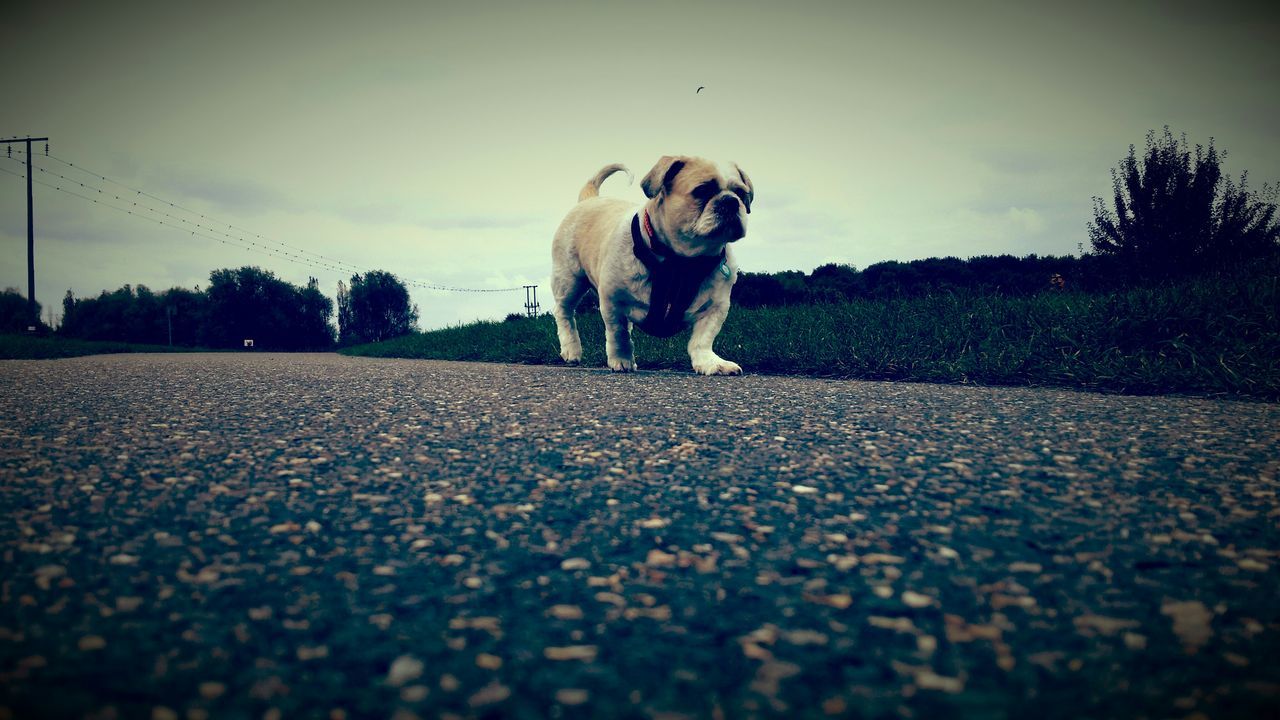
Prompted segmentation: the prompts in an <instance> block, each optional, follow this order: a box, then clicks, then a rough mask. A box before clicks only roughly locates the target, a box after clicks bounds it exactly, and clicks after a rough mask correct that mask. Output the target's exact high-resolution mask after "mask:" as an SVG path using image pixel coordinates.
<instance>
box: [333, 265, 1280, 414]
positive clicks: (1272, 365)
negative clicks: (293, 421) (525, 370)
mask: <svg viewBox="0 0 1280 720" xmlns="http://www.w3.org/2000/svg"><path fill="white" fill-rule="evenodd" d="M1278 309H1280V281H1278V280H1277V278H1276V277H1274V276H1271V277H1257V276H1255V277H1252V278H1247V279H1234V278H1226V277H1219V278H1201V279H1197V280H1190V281H1183V282H1178V283H1172V284H1167V285H1163V286H1158V287H1150V288H1141V289H1131V290H1126V291H1120V292H1109V293H1073V292H1053V293H1051V292H1046V293H1041V294H1038V295H1033V296H1028V297H1008V296H1002V295H994V294H981V293H973V292H961V293H937V294H933V295H929V296H925V297H919V298H904V299H893V300H879V301H872V300H867V301H858V302H852V303H848V304H840V305H804V306H791V307H779V308H756V309H751V308H734V309H733V310H732V311H731V312H730V313H729V319H728V322H726V323H725V327H724V330H723V331H722V332H721V333H720V336H719V338H718V339H717V340H716V344H715V348H716V351H717V352H718V353H719V354H720V355H722V356H723V357H725V358H727V359H730V360H733V361H735V362H738V363H739V364H741V365H742V366H743V368H744V369H745V370H746V372H749V373H751V372H754V373H771V374H788V375H810V376H817V377H838V378H864V379H881V380H902V381H919V382H940V383H978V384H989V385H1041V386H1059V387H1072V388H1082V389H1088V390H1099V391H1107V392H1122V393H1135V394H1150V393H1187V394H1197V395H1233V396H1247V397H1254V398H1261V399H1270V400H1275V399H1280V320H1278V319H1277V315H1278V314H1280V313H1278V312H1277V311H1278ZM579 318H580V322H579V326H580V329H581V333H582V341H583V350H584V358H583V361H584V364H586V365H591V366H602V365H603V364H604V339H603V325H602V323H601V321H600V318H599V316H598V315H595V314H590V315H580V316H579ZM634 337H635V346H636V361H637V363H638V364H639V365H640V368H641V369H642V370H643V369H655V368H672V369H679V370H689V358H688V355H687V354H686V352H685V343H687V342H688V332H685V333H683V334H681V335H678V336H676V337H674V338H670V339H667V340H660V339H656V338H652V337H649V336H647V335H645V334H644V333H641V332H639V331H636V332H635V333H634ZM342 352H345V353H347V354H351V355H365V356H377V357H405V358H432V359H443V360H480V361H488V362H515V363H531V364H553V363H559V362H560V359H559V355H558V344H557V341H556V333H555V326H554V322H553V321H552V319H551V317H550V316H545V315H544V316H542V317H538V318H534V319H519V320H510V321H507V322H477V323H473V324H470V325H463V326H459V327H453V328H448V329H445V330H437V331H433V332H427V333H421V334H415V335H410V336H406V337H403V338H398V339H395V340H391V341H388V342H383V343H377V344H372V345H361V346H356V347H352V348H347V349H345V350H343V351H342Z"/></svg>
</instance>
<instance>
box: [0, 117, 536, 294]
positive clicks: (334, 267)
mask: <svg viewBox="0 0 1280 720" xmlns="http://www.w3.org/2000/svg"><path fill="white" fill-rule="evenodd" d="M3 142H4V141H3V140H0V144H3ZM16 152H17V154H19V155H21V154H22V153H23V151H22V150H18V151H16ZM33 155H34V154H33ZM47 157H49V158H50V159H53V160H55V161H57V162H59V163H61V164H63V165H66V166H67V167H68V168H73V169H75V170H77V171H79V172H82V173H85V174H87V175H92V176H93V177H95V178H98V179H99V180H102V181H104V182H109V183H111V184H113V185H117V186H119V187H122V188H125V189H126V190H130V191H132V192H133V193H134V194H135V195H140V196H145V197H148V198H151V199H153V200H155V201H156V202H158V203H163V204H165V205H168V206H169V207H171V208H173V209H175V210H181V211H183V212H186V213H189V214H192V215H195V216H197V217H199V218H201V219H203V220H205V221H206V222H208V223H210V224H209V225H208V226H206V225H203V224H200V223H194V222H192V221H190V220H187V219H185V218H181V217H178V216H176V215H173V214H171V213H167V212H165V211H163V210H157V209H155V208H153V207H151V206H150V205H146V204H142V203H139V202H137V201H130V200H129V199H127V198H123V197H120V196H119V195H116V194H114V193H110V192H108V191H105V190H103V189H102V188H99V187H96V186H94V185H92V184H86V183H83V182H80V181H79V180H76V179H74V178H68V177H67V176H65V175H62V174H60V173H57V172H54V171H51V170H46V169H45V168H40V167H37V168H36V169H37V170H39V171H40V172H42V173H46V174H49V175H52V176H55V177H58V178H60V179H62V180H63V181H65V182H68V183H75V184H76V185H78V186H79V187H82V188H84V189H86V190H89V191H94V192H97V193H99V194H102V195H109V196H111V197H113V198H115V199H116V200H119V201H120V202H131V204H132V206H136V207H139V208H143V209H145V210H148V211H150V212H152V213H155V214H157V215H161V216H163V217H167V218H169V219H170V220H171V221H177V222H179V223H182V224H185V225H187V226H189V227H196V228H199V229H201V230H205V231H207V232H213V233H217V234H219V235H223V236H225V237H227V238H232V239H234V240H237V241H239V243H248V245H249V246H251V247H245V246H244V245H241V244H239V243H237V242H228V241H226V240H223V239H222V238H217V237H211V236H209V235H207V234H204V233H202V232H197V231H191V233H190V234H191V235H195V236H199V237H204V238H208V239H211V240H217V241H218V242H221V243H223V244H224V245H231V246H233V247H239V248H241V249H244V250H250V251H254V252H260V253H263V254H267V255H271V256H273V257H280V258H283V259H286V260H289V261H290V262H294V263H297V264H301V265H308V266H310V267H314V268H322V269H328V270H331V271H334V272H337V273H340V274H345V273H351V272H354V273H358V274H363V273H366V272H368V270H362V269H361V268H360V266H358V265H355V264H353V263H348V262H345V261H342V260H337V259H335V258H331V257H328V256H326V255H321V254H319V253H314V252H311V251H309V250H305V249H302V248H298V247H295V246H292V245H289V244H287V243H283V242H280V241H279V240H274V239H271V238H268V237H265V236H263V235H260V234H257V233H253V232H251V231H249V230H246V229H244V228H241V227H237V226H235V225H232V224H230V223H223V222H221V221H219V220H217V219H216V218H212V217H210V216H208V215H206V214H204V213H200V212H198V211H195V210H191V209H190V208H186V207H183V206H182V205H179V204H177V203H173V202H170V201H168V200H165V199H163V198H160V197H158V196H156V195H153V194H151V193H149V192H147V191H145V190H141V189H139V188H135V187H133V186H131V185H127V184H125V183H122V182H119V181H118V180H113V179H111V178H109V177H107V176H105V175H102V174H99V173H95V172H93V171H91V170H89V169H87V168H85V167H83V166H79V165H75V164H74V163H71V162H69V161H67V160H63V159H62V158H58V157H55V156H53V155H48V156H47ZM8 159H10V160H14V161H17V160H16V158H12V157H9V158H8ZM6 172H9V174H11V175H12V174H15V173H12V172H10V171H7V170H6ZM19 177H22V176H19ZM35 182H37V183H39V184H41V185H44V186H46V187H52V188H54V189H55V190H60V191H62V192H65V193H67V194H69V195H73V196H76V197H79V198H81V199H84V200H88V201H90V202H94V203H97V204H101V205H106V206H107V207H111V208H113V209H115V210H120V211H122V212H125V213H128V214H130V215H137V216H138V217H142V218H143V219H145V220H150V221H154V222H156V223H158V224H160V225H165V226H167V227H172V228H174V229H178V230H188V229H189V228H183V227H179V226H177V225H175V224H174V223H173V222H169V223H166V222H163V221H160V220H157V219H156V218H150V217H146V216H145V215H143V214H141V213H140V212H134V211H131V210H128V209H126V208H120V207H116V206H114V205H111V204H109V203H106V202H103V201H100V200H97V199H94V198H91V197H86V196H84V195H80V194H79V193H75V192H72V191H70V190H67V189H65V188H62V187H60V186H57V185H53V184H50V183H46V182H41V181H39V180H35ZM214 222H217V223H218V225H219V227H220V226H222V225H225V226H226V227H227V228H229V229H233V230H239V231H240V232H242V233H245V234H248V235H251V236H253V237H255V238H258V239H260V240H263V241H265V242H268V243H272V244H275V245H280V246H282V247H285V248H289V249H290V250H294V251H296V252H300V253H305V254H307V255H312V256H314V257H316V258H321V259H323V260H326V261H328V262H320V261H317V260H312V259H310V258H306V257H302V256H299V255H295V254H294V253H288V252H283V251H280V250H276V249H274V248H269V247H267V246H265V245H263V244H262V243H258V242H255V241H253V240H250V239H248V238H247V237H243V236H240V235H235V234H232V233H228V232H225V231H222V230H220V229H218V228H215V227H214V226H213V225H212V223H214ZM344 266H345V267H344ZM401 281H402V282H404V283H405V284H406V285H411V286H414V287H418V288H422V289H426V290H439V291H445V292H466V293H499V292H515V291H518V290H522V289H523V287H512V288H464V287H456V286H452V285H445V284H443V283H436V282H431V281H428V280H416V279H402V280H401Z"/></svg>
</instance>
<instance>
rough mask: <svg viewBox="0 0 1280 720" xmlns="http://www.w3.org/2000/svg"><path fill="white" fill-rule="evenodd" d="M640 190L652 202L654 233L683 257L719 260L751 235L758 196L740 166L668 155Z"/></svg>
mask: <svg viewBox="0 0 1280 720" xmlns="http://www.w3.org/2000/svg"><path fill="white" fill-rule="evenodd" d="M640 187H642V188H644V194H645V195H647V196H648V197H649V198H651V202H650V203H649V207H650V208H651V210H652V212H651V220H652V221H653V225H654V227H655V229H656V230H657V231H658V232H659V233H660V234H661V235H662V238H663V240H665V241H666V242H667V244H668V245H670V246H671V249H673V250H675V251H676V253H678V254H680V255H684V256H687V257H693V256H696V255H715V254H717V253H719V252H720V250H721V248H723V247H724V246H725V245H726V244H727V243H731V242H734V241H735V240H740V239H742V238H743V237H744V236H746V234H747V214H748V213H750V212H751V201H752V199H753V198H754V196H755V193H754V190H753V189H752V185H751V178H749V177H747V174H746V173H744V172H743V171H742V168H740V167H738V166H737V164H736V163H729V164H728V165H717V164H715V163H713V162H711V161H709V160H706V159H703V158H699V157H688V156H684V155H679V156H673V155H664V156H663V158H662V159H661V160H659V161H658V164H657V165H654V166H653V169H652V170H650V171H649V174H648V175H645V176H644V179H643V180H641V181H640Z"/></svg>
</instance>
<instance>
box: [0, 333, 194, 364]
mask: <svg viewBox="0 0 1280 720" xmlns="http://www.w3.org/2000/svg"><path fill="white" fill-rule="evenodd" d="M191 351H192V349H191V348H174V347H169V346H168V345H133V344H130V343H123V342H97V341H91V340H69V339H66V338H59V337H40V336H31V335H0V360H43V359H48V358H66V357H79V356H81V355H105V354H108V353H135V352H191Z"/></svg>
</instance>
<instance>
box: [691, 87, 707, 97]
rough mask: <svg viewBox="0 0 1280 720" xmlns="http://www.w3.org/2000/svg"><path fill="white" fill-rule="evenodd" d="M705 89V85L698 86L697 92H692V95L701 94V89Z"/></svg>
mask: <svg viewBox="0 0 1280 720" xmlns="http://www.w3.org/2000/svg"><path fill="white" fill-rule="evenodd" d="M705 87H706V85H700V86H699V87H698V89H697V90H694V91H693V94H694V95H697V94H698V93H700V92H702V88H705Z"/></svg>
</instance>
